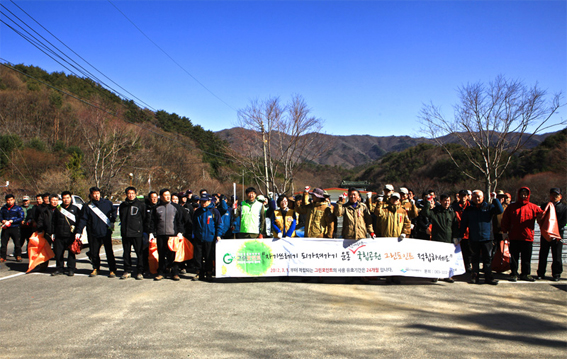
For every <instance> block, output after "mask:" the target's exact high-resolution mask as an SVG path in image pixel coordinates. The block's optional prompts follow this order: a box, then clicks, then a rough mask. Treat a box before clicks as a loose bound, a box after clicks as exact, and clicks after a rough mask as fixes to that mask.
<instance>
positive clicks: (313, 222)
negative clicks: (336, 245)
mask: <svg viewBox="0 0 567 359" xmlns="http://www.w3.org/2000/svg"><path fill="white" fill-rule="evenodd" d="M295 212H296V213H297V214H300V215H301V214H304V215H305V216H306V217H305V218H306V219H305V237H307V238H331V236H332V234H333V233H332V224H333V214H332V208H331V207H329V205H328V204H327V203H326V202H317V203H309V198H308V194H307V193H305V194H304V195H303V202H302V204H301V205H296V208H295Z"/></svg>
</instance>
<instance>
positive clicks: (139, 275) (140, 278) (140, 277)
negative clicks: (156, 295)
mask: <svg viewBox="0 0 567 359" xmlns="http://www.w3.org/2000/svg"><path fill="white" fill-rule="evenodd" d="M142 279H144V276H143V275H142V273H138V275H137V276H136V280H142Z"/></svg>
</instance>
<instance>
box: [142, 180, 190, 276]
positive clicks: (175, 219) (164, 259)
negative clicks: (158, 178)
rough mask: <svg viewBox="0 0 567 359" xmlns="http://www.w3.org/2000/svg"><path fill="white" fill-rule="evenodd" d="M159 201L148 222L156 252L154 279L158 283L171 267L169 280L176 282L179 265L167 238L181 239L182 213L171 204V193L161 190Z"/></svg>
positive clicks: (164, 189) (177, 207)
mask: <svg viewBox="0 0 567 359" xmlns="http://www.w3.org/2000/svg"><path fill="white" fill-rule="evenodd" d="M159 196H160V201H159V203H158V204H157V206H156V207H155V208H154V209H153V210H152V214H151V220H150V227H149V228H150V235H149V237H150V240H152V239H153V238H154V237H155V238H156V243H157V252H158V257H159V259H158V273H157V276H156V277H155V278H154V280H156V281H160V280H162V279H163V278H164V274H165V270H166V268H167V266H168V265H170V266H171V276H172V277H171V279H173V280H175V281H178V280H179V279H180V278H179V273H178V271H179V265H178V263H177V262H175V252H173V251H171V250H170V249H169V243H168V242H169V238H170V237H175V236H177V238H183V212H182V210H180V207H179V206H177V205H174V204H172V203H171V192H170V191H169V190H168V189H166V188H163V189H161V190H160V191H159Z"/></svg>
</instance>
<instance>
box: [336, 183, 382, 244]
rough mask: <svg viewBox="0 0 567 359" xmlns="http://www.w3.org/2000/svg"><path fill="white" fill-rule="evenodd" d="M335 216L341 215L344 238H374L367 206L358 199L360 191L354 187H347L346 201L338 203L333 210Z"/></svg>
mask: <svg viewBox="0 0 567 359" xmlns="http://www.w3.org/2000/svg"><path fill="white" fill-rule="evenodd" d="M333 214H334V215H335V216H336V217H343V232H342V236H343V238H344V239H354V240H359V239H364V238H368V237H371V238H375V237H376V235H375V234H374V228H373V227H372V216H371V215H370V210H369V209H368V207H367V206H366V205H365V204H364V203H362V202H361V201H360V192H359V191H358V190H357V189H356V188H349V190H348V202H347V203H345V204H344V205H343V204H340V203H338V204H337V206H336V207H335V208H334V210H333Z"/></svg>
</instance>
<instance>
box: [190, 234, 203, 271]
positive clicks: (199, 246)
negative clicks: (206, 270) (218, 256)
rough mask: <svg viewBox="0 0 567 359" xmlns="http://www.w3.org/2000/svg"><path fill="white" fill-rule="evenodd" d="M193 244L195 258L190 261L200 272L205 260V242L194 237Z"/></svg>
mask: <svg viewBox="0 0 567 359" xmlns="http://www.w3.org/2000/svg"><path fill="white" fill-rule="evenodd" d="M191 244H193V259H191V261H190V262H191V265H192V266H193V268H195V270H197V272H199V271H200V270H201V264H202V262H203V242H201V240H200V239H197V238H193V239H192V240H191Z"/></svg>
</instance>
